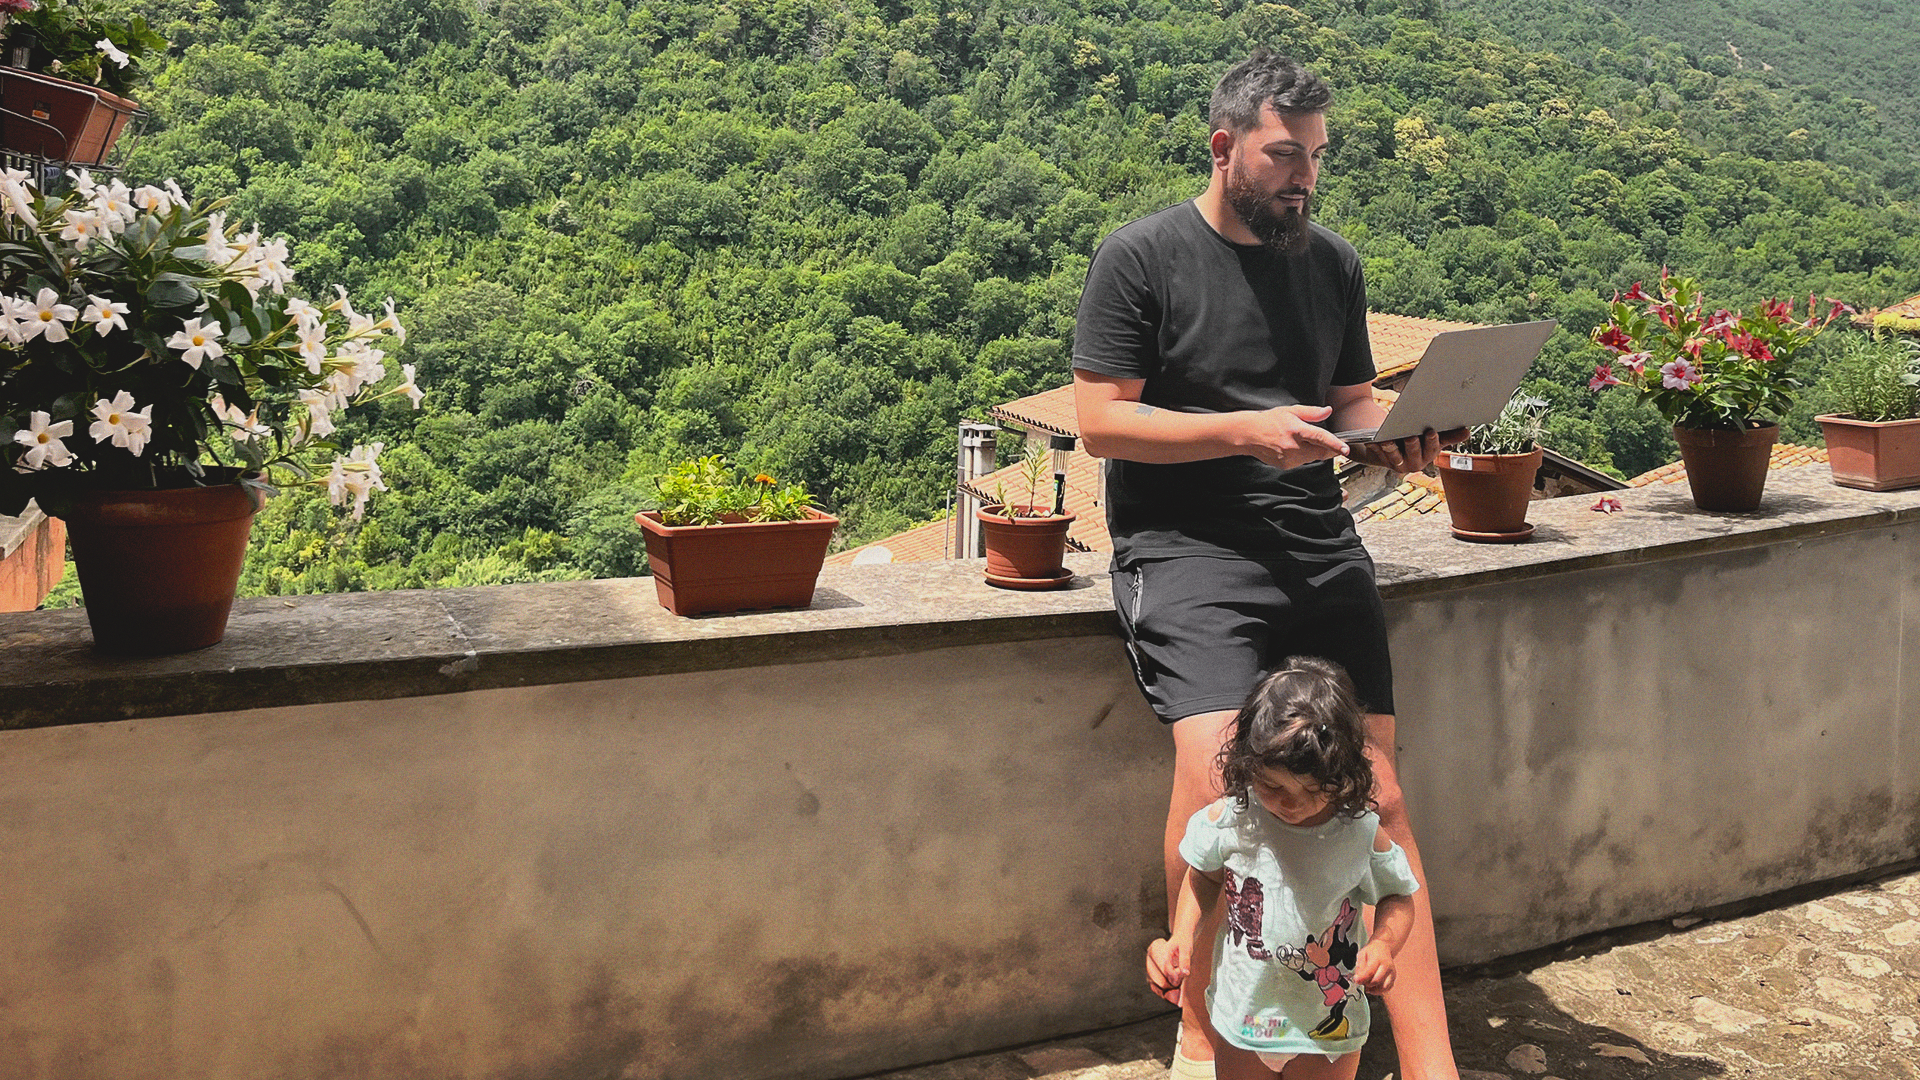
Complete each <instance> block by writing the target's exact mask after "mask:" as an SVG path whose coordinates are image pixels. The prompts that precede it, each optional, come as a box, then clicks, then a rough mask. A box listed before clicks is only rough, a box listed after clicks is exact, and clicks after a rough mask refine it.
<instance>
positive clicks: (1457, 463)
mask: <svg viewBox="0 0 1920 1080" xmlns="http://www.w3.org/2000/svg"><path fill="white" fill-rule="evenodd" d="M1546 417H1547V402H1546V400H1545V399H1544V398H1537V397H1532V396H1529V395H1527V394H1515V395H1514V396H1513V398H1512V399H1511V400H1509V401H1508V402H1507V404H1506V407H1505V408H1502V409H1501V410H1500V416H1499V418H1497V419H1496V420H1494V422H1493V423H1491V424H1479V425H1476V426H1474V427H1472V428H1469V429H1467V440H1466V442H1464V443H1461V444H1460V445H1459V446H1456V447H1453V448H1452V449H1450V450H1447V451H1445V452H1443V453H1441V455H1440V456H1439V457H1438V458H1436V459H1435V460H1434V463H1433V464H1434V468H1435V469H1436V470H1437V471H1438V472H1439V473H1440V486H1441V488H1442V490H1444V491H1445V492H1446V493H1447V513H1448V514H1449V515H1450V516H1451V517H1452V519H1453V535H1454V536H1456V537H1459V538H1460V539H1462V540H1471V541H1475V542H1478V543H1491V544H1515V543H1520V542H1521V541H1524V540H1528V539H1530V538H1532V536H1533V526H1532V525H1529V524H1527V504H1528V503H1530V502H1531V501H1532V500H1533V481H1534V477H1535V476H1536V475H1537V474H1538V473H1539V471H1540V460H1541V458H1542V457H1544V456H1545V452H1544V451H1543V450H1542V449H1541V448H1540V437H1541V435H1542V434H1543V433H1544V432H1545V425H1546Z"/></svg>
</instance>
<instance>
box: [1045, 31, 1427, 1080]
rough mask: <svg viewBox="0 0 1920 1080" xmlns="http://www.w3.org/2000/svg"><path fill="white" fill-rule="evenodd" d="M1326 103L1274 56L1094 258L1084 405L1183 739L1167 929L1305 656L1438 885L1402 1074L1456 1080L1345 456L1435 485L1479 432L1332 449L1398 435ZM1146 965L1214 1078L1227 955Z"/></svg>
mask: <svg viewBox="0 0 1920 1080" xmlns="http://www.w3.org/2000/svg"><path fill="white" fill-rule="evenodd" d="M1330 97H1331V94H1330V91H1329V90H1328V88H1327V86H1326V84H1325V83H1323V82H1321V81H1320V80H1319V79H1318V78H1317V77H1315V76H1314V75H1312V74H1311V73H1309V72H1307V71H1305V70H1303V69H1302V68H1301V67H1300V66H1299V65H1298V64H1297V63H1295V62H1294V61H1293V60H1291V59H1288V58H1285V57H1281V56H1276V55H1273V54H1271V53H1268V52H1266V51H1265V50H1262V51H1260V52H1258V53H1256V54H1255V55H1254V56H1253V57H1252V58H1250V59H1248V60H1247V61H1245V62H1244V63H1241V64H1239V65H1238V66H1236V67H1234V68H1233V69H1232V70H1231V71H1229V72H1227V74H1226V75H1225V76H1223V77H1222V78H1221V80H1220V83H1219V85H1218V86H1217V87H1215V89H1214V93H1213V99H1212V108H1211V121H1212V126H1213V132H1212V136H1211V146H1210V148H1211V151H1212V158H1213V172H1212V177H1211V180H1210V181H1209V183H1208V185H1207V189H1206V191H1205V192H1204V193H1202V194H1201V195H1200V196H1199V197H1198V198H1197V199H1195V200H1193V201H1192V202H1186V203H1181V204H1179V205H1177V206H1173V207H1169V208H1167V209H1165V210H1162V211H1160V212H1158V213H1155V214H1152V215H1149V216H1148V217H1145V218H1142V219H1140V220H1138V221H1135V222H1131V223H1129V224H1127V225H1125V226H1122V227H1121V228H1120V229H1118V230H1116V231H1115V232H1114V233H1113V234H1112V235H1111V236H1109V237H1107V239H1106V240H1105V241H1104V242H1103V243H1102V244H1101V246H1100V249H1099V251H1098V252H1096V253H1095V255H1094V259H1093V265H1092V266H1091V267H1090V268H1089V270H1088V273H1087V284H1086V290H1085V292H1084V293H1083V294H1082V295H1081V298H1080V309H1079V317H1078V326H1077V328H1076V331H1075V343H1074V350H1073V367H1074V399H1075V405H1076V407H1077V410H1078V413H1079V422H1080V431H1081V435H1082V437H1083V438H1084V439H1085V440H1086V447H1087V450H1088V451H1089V452H1090V453H1093V454H1095V455H1097V456H1099V457H1103V458H1106V459H1107V465H1106V470H1107V472H1106V480H1107V517H1108V524H1109V527H1110V529H1111V531H1112V534H1113V543H1114V561H1113V589H1114V601H1115V605H1116V607H1117V609H1118V611H1119V614H1120V616H1121V623H1122V625H1123V627H1124V628H1125V631H1126V635H1127V646H1128V651H1129V652H1130V653H1131V655H1132V659H1133V664H1134V671H1135V674H1136V675H1137V676H1138V678H1139V682H1140V687H1141V690H1142V692H1144V693H1145V694H1146V696H1147V700H1148V702H1149V704H1150V705H1151V706H1152V707H1153V709H1154V712H1155V713H1156V714H1157V715H1158V716H1159V717H1160V719H1161V721H1162V722H1163V723H1166V724H1167V725H1168V726H1170V727H1171V728H1172V730H1173V740H1174V784H1173V796H1172V800H1171V804H1170V807H1169V810H1168V814H1167V824H1166V834H1165V849H1164V850H1165V857H1166V874H1167V877H1166V882H1167V892H1168V910H1169V913H1170V914H1171V912H1172V909H1173V898H1174V896H1175V894H1176V891H1177V889H1178V887H1179V884H1180V879H1181V876H1182V875H1183V874H1184V872H1185V869H1186V867H1185V863H1184V861H1183V860H1182V859H1181V858H1180V855H1179V850H1178V849H1179V842H1180V838H1181V837H1182V836H1183V835H1184V834H1185V832H1186V826H1187V820H1188V818H1189V817H1191V816H1192V815H1193V814H1194V812H1196V811H1197V810H1199V809H1200V808H1202V807H1204V806H1205V805H1207V804H1208V803H1209V802H1211V801H1212V800H1213V799H1215V798H1217V797H1218V796H1219V793H1220V782H1219V775H1218V771H1217V767H1216V765H1215V763H1214V758H1215V755H1216V754H1217V753H1218V751H1219V749H1220V746H1221V743H1222V741H1223V739H1224V737H1225V735H1226V734H1227V732H1228V731H1229V729H1230V726H1231V724H1232V721H1233V717H1234V713H1235V712H1236V711H1237V710H1238V709H1239V707H1240V705H1241V703H1242V702H1243V701H1244V700H1245V699H1246V697H1247V694H1248V693H1249V692H1250V691H1251V690H1252V689H1253V688H1254V686H1255V685H1257V684H1258V682H1259V680H1260V678H1261V677H1262V675H1263V674H1265V673H1266V672H1267V671H1268V670H1269V669H1270V667H1271V665H1274V664H1276V663H1278V662H1279V661H1280V660H1281V659H1283V658H1285V657H1287V656H1289V655H1295V654H1298V655H1311V656H1323V657H1326V658H1328V659H1331V660H1333V661H1335V662H1337V663H1339V664H1340V665H1342V666H1343V667H1345V668H1346V669H1347V671H1348V673H1349V674H1350V675H1351V676H1352V678H1353V681H1354V683H1355V685H1356V686H1357V688H1358V690H1359V693H1360V697H1361V699H1362V701H1363V703H1364V704H1365V705H1366V707H1367V712H1368V729H1369V741H1370V746H1369V753H1370V756H1371V757H1372V759H1373V766H1374V771H1375V775H1376V776H1377V778H1378V785H1379V790H1378V791H1377V792H1376V797H1377V799H1378V801H1379V809H1380V818H1381V821H1382V824H1383V825H1384V826H1385V828H1386V831H1387V832H1388V834H1389V835H1391V836H1392V837H1393V839H1394V840H1395V841H1396V842H1398V843H1399V844H1400V846H1401V847H1402V848H1404V849H1405V850H1406V852H1407V855H1408V857H1409V858H1410V860H1411V861H1412V865H1413V868H1414V872H1415V874H1416V875H1418V876H1419V878H1420V881H1421V884H1422V886H1423V887H1422V888H1421V890H1420V891H1419V892H1417V893H1416V894H1415V896H1414V902H1415V905H1416V912H1417V924H1416V927H1415V931H1414V934H1413V937H1412V939H1411V940H1410V941H1409V942H1408V944H1407V946H1406V948H1405V949H1404V950H1403V952H1402V953H1401V954H1400V957H1399V963H1400V973H1401V974H1400V979H1399V983H1398V985H1397V986H1396V987H1395V989H1394V990H1393V991H1392V992H1390V993H1389V994H1388V995H1387V997H1386V1000H1387V1007H1388V1009H1389V1012H1390V1015H1391V1017H1392V1020H1393V1029H1394V1037H1395V1039H1394V1041H1395V1044H1396V1048H1397V1050H1398V1053H1399V1058H1400V1066H1401V1074H1402V1075H1403V1076H1405V1077H1408V1078H1410V1080H1431V1078H1440V1080H1455V1078H1456V1077H1457V1071H1456V1069H1455V1066H1454V1063H1453V1052H1452V1048H1451V1045H1450V1042H1449V1039H1448V1035H1447V1022H1446V1012H1445V1008H1444V1006H1443V1004H1442V1001H1441V997H1440V973H1439V966H1438V963H1437V960H1436V957H1435V952H1434V938H1433V910H1432V906H1431V904H1430V902H1429V901H1428V898H1427V892H1426V889H1425V888H1424V885H1425V875H1424V873H1423V872H1422V870H1421V864H1420V855H1419V849H1418V848H1417V847H1416V846H1415V845H1414V841H1413V835H1412V831H1411V829H1410V828H1409V825H1408V822H1407V814H1406V808H1405V806H1404V804H1403V803H1402V800H1401V795H1400V784H1399V779H1398V775H1397V774H1396V772H1395V771H1394V715H1393V676H1392V668H1391V665H1390V663H1389V661H1388V656H1387V632H1386V624H1385V617H1384V614H1383V612H1382V609H1381V605H1380V595H1379V592H1378V590H1377V589H1376V588H1375V585H1374V573H1373V563H1372V561H1371V559H1369V557H1368V556H1367V552H1366V549H1365V548H1364V547H1362V546H1361V544H1360V539H1359V536H1358V534H1357V533H1356V532H1355V530H1354V525H1353V518H1352V515H1350V514H1348V513H1347V512H1346V510H1344V509H1343V508H1342V507H1341V492H1340V486H1339V483H1338V481H1337V480H1335V478H1334V474H1333V465H1332V458H1333V457H1334V456H1335V455H1337V454H1347V455H1349V456H1351V457H1352V458H1354V459H1356V460H1359V461H1362V462H1366V463H1370V464H1377V465H1383V466H1386V467H1387V468H1389V469H1393V470H1396V471H1399V472H1417V471H1419V470H1422V469H1425V468H1426V467H1427V465H1428V464H1429V463H1431V462H1432V461H1433V459H1434V457H1435V456H1436V455H1437V454H1438V453H1439V450H1440V447H1441V446H1442V445H1445V444H1446V443H1447V442H1449V441H1452V440H1455V439H1458V438H1459V437H1461V435H1463V434H1464V433H1461V432H1449V433H1447V435H1446V436H1445V437H1442V436H1438V435H1436V434H1435V433H1433V432H1431V431H1429V432H1427V433H1425V434H1424V435H1423V436H1422V437H1420V438H1414V439H1406V440H1402V441H1400V442H1399V443H1391V444H1381V445H1360V446H1354V447H1351V448H1349V447H1348V446H1347V445H1346V444H1345V443H1343V442H1342V441H1341V440H1339V439H1337V438H1335V437H1334V436H1333V435H1332V434H1331V432H1333V431H1343V430H1348V429H1353V428H1371V427H1375V426H1378V424H1379V423H1380V420H1381V418H1382V416H1383V415H1384V412H1383V410H1382V409H1381V408H1380V407H1379V406H1378V405H1377V404H1375V402H1374V400H1373V393H1372V380H1373V377H1374V367H1373V354H1372V350H1371V348H1370V346H1369V345H1368V341H1367V297H1366V285H1365V282H1364V281H1363V279H1362V276H1361V270H1360V260H1359V258H1358V256H1357V255H1356V254H1355V252H1354V250H1353V248H1352V246H1351V245H1349V244H1348V243H1347V242H1346V241H1344V240H1342V239H1340V238H1339V237H1338V236H1336V235H1334V233H1333V232H1331V231H1330V230H1328V229H1326V228H1324V227H1323V226H1320V225H1318V224H1315V223H1314V222H1313V221H1312V220H1311V219H1310V206H1311V202H1312V198H1313V189H1314V184H1315V182H1316V180H1317V179H1318V175H1319V168H1320V157H1321V154H1322V153H1323V152H1324V150H1325V148H1326V145H1327V125H1326V108H1327V103H1328V101H1329V100H1330ZM1209 944H1210V943H1209V942H1205V941H1203V943H1202V946H1201V949H1202V952H1205V951H1206V948H1207V947H1208V945H1209ZM1147 968H1148V975H1149V979H1150V980H1151V981H1152V983H1153V984H1154V987H1155V989H1156V990H1158V991H1160V992H1161V993H1162V996H1165V997H1167V998H1168V999H1169V1000H1172V1001H1177V1002H1179V1003H1180V1004H1181V1005H1182V1008H1183V1013H1184V1018H1183V1034H1182V1053H1181V1055H1180V1057H1179V1059H1177V1060H1176V1062H1175V1066H1176V1075H1187V1076H1208V1075H1211V1073H1212V1064H1211V1061H1212V1058H1213V1056H1214V1054H1213V1048H1212V1046H1211V1045H1210V1039H1209V1037H1208V1028H1207V1023H1206V1020H1205V1017H1206V1003H1205V1000H1204V994H1203V993H1202V992H1201V991H1202V989H1203V986H1204V983H1205V980H1206V972H1207V970H1208V957H1207V956H1205V955H1202V956H1196V957H1184V956H1174V955H1171V954H1170V953H1169V951H1168V946H1167V943H1166V942H1165V941H1164V940H1161V941H1156V942H1155V943H1154V947H1153V948H1152V949H1150V950H1149V952H1148V964H1147ZM1189 973H1191V978H1189V977H1188V974H1189ZM1182 979H1185V980H1186V981H1185V984H1184V986H1180V985H1178V984H1179V983H1180V981H1181V980H1182ZM1183 991H1184V992H1183ZM1302 1060H1303V1061H1304V1060H1305V1059H1302ZM1183 1070H1184V1072H1183Z"/></svg>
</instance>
